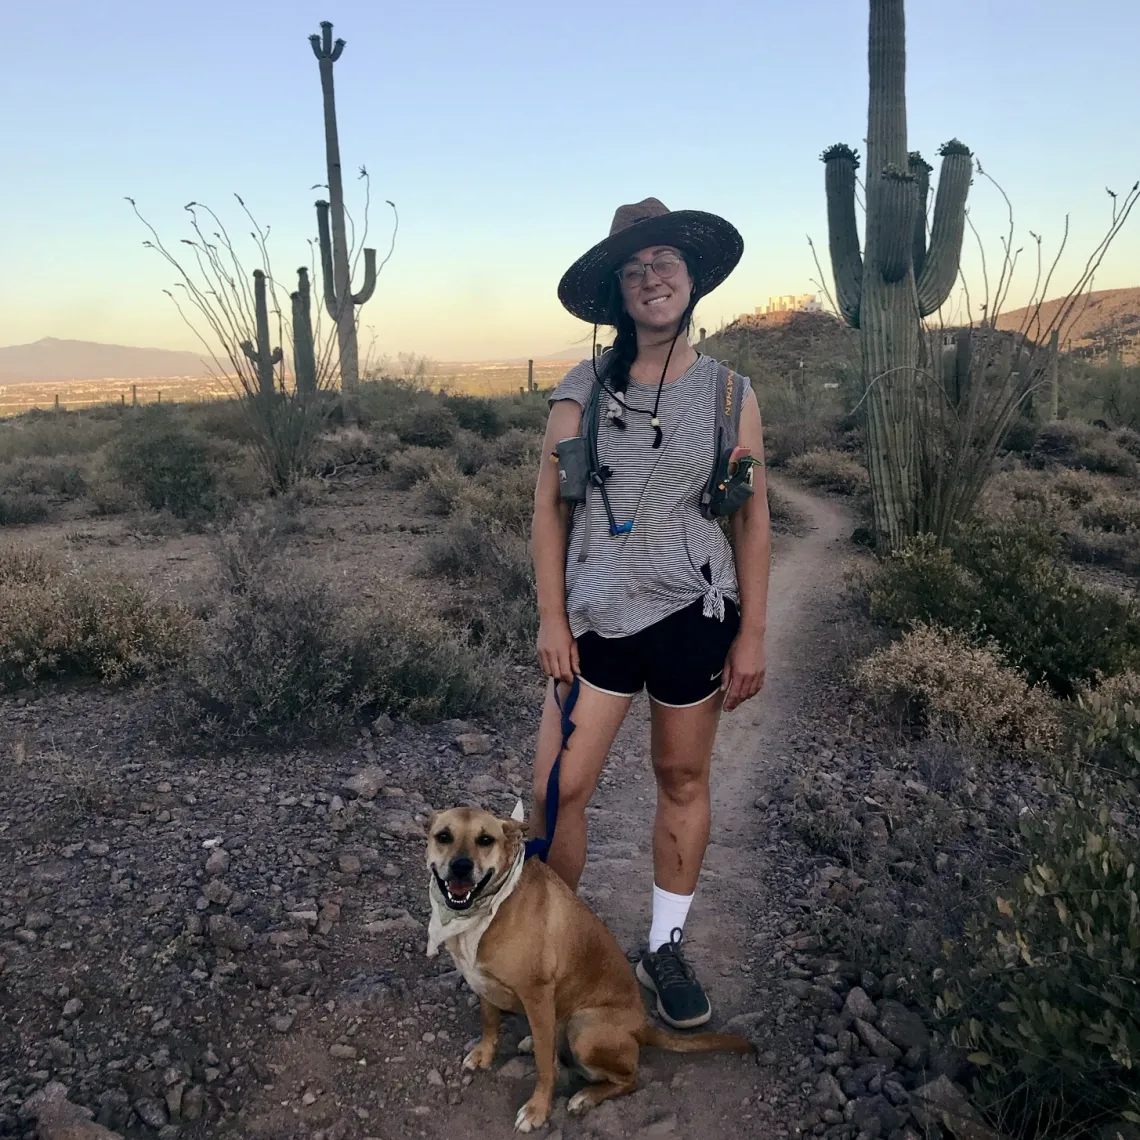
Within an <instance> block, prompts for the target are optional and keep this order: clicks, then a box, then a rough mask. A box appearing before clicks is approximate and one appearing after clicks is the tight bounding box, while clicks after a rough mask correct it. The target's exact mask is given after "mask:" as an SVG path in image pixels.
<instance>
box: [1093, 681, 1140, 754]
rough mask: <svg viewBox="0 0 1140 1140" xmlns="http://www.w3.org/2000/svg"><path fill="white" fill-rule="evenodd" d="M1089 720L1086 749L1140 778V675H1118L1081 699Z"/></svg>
mask: <svg viewBox="0 0 1140 1140" xmlns="http://www.w3.org/2000/svg"><path fill="white" fill-rule="evenodd" d="M1080 702H1081V705H1082V707H1083V708H1084V709H1085V710H1086V711H1087V713H1088V717H1089V726H1088V735H1087V737H1086V739H1085V748H1086V749H1087V750H1088V751H1089V752H1090V753H1091V754H1093V755H1098V756H1105V755H1107V758H1108V759H1109V760H1110V761H1113V762H1115V763H1117V764H1121V765H1122V766H1123V767H1124V768H1125V770H1126V771H1130V772H1132V773H1133V774H1135V775H1140V673H1136V672H1132V671H1131V670H1129V671H1127V672H1124V673H1118V674H1117V675H1116V676H1115V677H1109V678H1108V679H1107V680H1105V681H1103V682H1101V684H1100V685H1099V686H1097V688H1096V689H1093V690H1091V691H1089V692H1085V693H1082V694H1081V695H1080Z"/></svg>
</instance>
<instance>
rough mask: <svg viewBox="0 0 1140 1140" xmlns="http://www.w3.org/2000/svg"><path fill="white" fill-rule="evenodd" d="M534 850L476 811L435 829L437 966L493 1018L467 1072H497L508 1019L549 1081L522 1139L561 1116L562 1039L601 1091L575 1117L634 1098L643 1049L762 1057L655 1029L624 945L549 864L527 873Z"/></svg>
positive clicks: (588, 1096) (449, 814)
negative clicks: (448, 965)
mask: <svg viewBox="0 0 1140 1140" xmlns="http://www.w3.org/2000/svg"><path fill="white" fill-rule="evenodd" d="M524 847H525V836H524V832H523V825H522V824H521V823H519V822H518V821H516V820H501V819H498V818H496V817H495V816H494V815H492V814H491V813H490V812H485V811H479V810H476V809H474V808H453V809H452V810H450V811H442V812H436V813H435V814H434V815H433V816H432V817H431V820H430V822H429V824H428V846H427V865H428V869H429V871H430V873H431V882H430V885H429V894H430V897H431V905H432V917H431V923H430V926H429V931H428V951H427V952H428V956H429V957H434V956H435V955H436V954H438V953H439V947H440V945H441V944H442V945H445V946H446V947H447V949H448V951H449V952H450V953H451V956H452V958H453V959H454V960H455V964H456V966H458V968H459V970H460V971H461V972H462V974H463V976H464V978H466V979H467V984H468V985H469V986H470V987H471V989H472V990H474V991H475V993H477V994H478V995H479V1000H480V1007H481V1011H482V1015H483V1037H482V1040H481V1041H480V1042H479V1044H478V1045H476V1046H475V1048H474V1049H472V1050H471V1052H470V1053H468V1054H467V1057H466V1058H465V1059H464V1061H463V1067H464V1068H465V1069H487V1068H490V1066H491V1061H492V1060H493V1059H494V1056H495V1049H496V1047H497V1045H498V1041H499V1023H500V1019H501V1014H502V1011H503V1010H508V1011H510V1012H513V1013H524V1014H525V1015H526V1018H527V1021H528V1022H529V1023H530V1032H531V1036H532V1038H533V1041H534V1060H535V1067H536V1069H537V1081H536V1083H535V1088H534V1094H533V1095H532V1096H531V1098H530V1100H528V1101H527V1102H526V1104H524V1105H523V1106H522V1108H521V1109H520V1110H519V1113H518V1116H517V1117H516V1118H515V1128H516V1129H517V1130H518V1131H519V1132H530V1131H531V1130H532V1129H536V1128H541V1127H542V1125H543V1124H545V1123H546V1120H547V1118H548V1117H549V1116H550V1109H551V1104H552V1101H553V1098H554V1082H555V1075H556V1071H557V1063H556V1051H557V1044H558V1041H559V1038H560V1037H561V1038H562V1039H563V1040H564V1042H565V1044H566V1045H567V1046H568V1048H569V1052H570V1054H571V1055H572V1056H573V1059H574V1061H575V1063H576V1067H578V1068H579V1069H581V1071H582V1072H583V1074H584V1075H585V1076H586V1077H587V1079H588V1080H590V1081H592V1082H593V1083H592V1084H591V1085H590V1086H589V1087H587V1088H584V1089H582V1091H581V1092H579V1093H577V1094H575V1095H574V1096H573V1097H571V1098H570V1104H569V1109H570V1111H571V1112H584V1111H585V1110H587V1109H589V1108H592V1107H594V1106H595V1105H597V1104H600V1103H601V1102H602V1101H604V1100H607V1099H608V1098H609V1097H614V1096H620V1095H622V1094H623V1093H628V1092H632V1091H633V1090H634V1088H636V1086H637V1061H638V1050H639V1048H640V1047H641V1046H642V1045H655V1046H657V1047H659V1048H662V1049H669V1050H671V1051H673V1052H675V1053H695V1052H703V1051H706V1050H711V1049H725V1050H731V1051H733V1052H737V1053H755V1052H756V1047H755V1045H753V1043H752V1042H750V1041H748V1040H747V1039H745V1038H744V1037H737V1036H734V1035H732V1034H728V1033H695V1034H684V1035H682V1034H676V1033H672V1032H669V1031H667V1030H664V1029H660V1028H658V1027H657V1026H655V1025H652V1024H650V1022H649V1020H648V1018H647V1017H646V1013H645V1007H644V1005H643V1004H642V1000H641V992H640V989H639V987H638V984H637V980H636V979H635V977H634V975H633V971H632V970H631V969H630V966H629V962H628V961H626V958H625V955H624V954H623V953H622V951H621V947H620V946H619V945H618V943H617V940H616V939H615V938H614V936H613V935H612V934H611V933H610V932H609V930H608V929H607V928H606V926H605V925H604V924H603V923H602V921H601V919H599V918H598V917H597V916H596V915H595V914H594V913H593V912H592V911H591V910H590V908H589V907H588V906H586V904H585V903H584V902H582V900H581V899H579V898H578V896H577V895H575V894H574V892H573V891H571V890H570V888H569V887H568V886H567V885H566V884H565V883H564V882H563V881H562V880H561V879H560V878H559V877H558V876H557V875H556V874H555V873H554V872H553V871H551V870H550V868H549V867H547V866H546V864H545V863H543V862H542V861H541V860H539V859H527V860H525V861H524V858H523V853H524Z"/></svg>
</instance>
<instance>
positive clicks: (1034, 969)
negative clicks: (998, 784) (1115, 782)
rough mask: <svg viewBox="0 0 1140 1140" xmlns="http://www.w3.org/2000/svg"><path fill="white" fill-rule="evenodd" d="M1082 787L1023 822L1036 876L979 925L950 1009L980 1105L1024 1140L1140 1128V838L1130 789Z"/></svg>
mask: <svg viewBox="0 0 1140 1140" xmlns="http://www.w3.org/2000/svg"><path fill="white" fill-rule="evenodd" d="M1081 783H1082V784H1083V786H1081V787H1078V788H1077V789H1076V790H1075V794H1073V795H1072V796H1071V797H1066V802H1065V803H1064V804H1063V806H1062V807H1061V808H1060V809H1059V810H1055V811H1052V812H1050V813H1048V814H1046V815H1042V816H1038V817H1036V818H1032V819H1030V820H1026V821H1023V823H1022V825H1021V830H1022V838H1023V841H1024V844H1025V853H1024V854H1025V867H1026V869H1025V872H1024V874H1022V875H1021V876H1020V877H1019V878H1017V879H1016V880H1015V881H1014V882H1013V883H1011V884H1010V886H1009V888H1008V890H1007V891H1005V892H1004V895H1005V897H1002V896H1001V895H999V896H998V898H997V905H996V912H995V913H992V914H990V915H986V916H984V918H983V919H982V920H980V921H977V922H975V923H973V924H972V925H971V927H970V930H969V933H968V940H967V951H968V954H969V957H970V959H971V960H972V962H973V967H972V969H971V970H970V971H969V974H968V976H967V977H966V978H965V979H963V981H962V983H961V984H960V985H959V986H958V987H956V988H953V989H951V990H950V991H949V992H948V993H947V995H946V996H945V997H944V998H943V999H942V1003H941V1005H942V1009H943V1011H945V1012H949V1013H951V1014H952V1015H954V1017H955V1020H956V1021H957V1022H958V1025H957V1028H956V1031H955V1037H956V1039H957V1041H958V1043H959V1044H960V1045H963V1046H965V1047H966V1048H967V1049H969V1050H970V1054H969V1059H970V1061H971V1062H972V1063H973V1064H974V1066H975V1067H976V1070H977V1072H978V1073H979V1077H978V1080H977V1087H976V1092H977V1094H978V1099H979V1100H980V1102H981V1105H982V1107H984V1108H986V1109H988V1110H989V1111H990V1112H991V1113H992V1114H993V1115H994V1116H995V1118H996V1122H997V1123H998V1125H999V1127H1000V1128H1001V1129H1002V1131H1003V1132H1005V1133H1007V1134H1012V1135H1014V1136H1017V1137H1025V1138H1026V1140H1028V1138H1030V1137H1040V1136H1055V1137H1068V1136H1087V1135H1108V1134H1110V1133H1105V1132H1099V1131H1096V1132H1094V1131H1093V1129H1094V1128H1100V1127H1103V1125H1104V1124H1105V1123H1106V1121H1107V1120H1108V1119H1111V1118H1115V1119H1116V1120H1117V1121H1118V1122H1119V1121H1123V1120H1128V1121H1132V1122H1140V906H1138V904H1137V887H1138V883H1137V875H1136V870H1137V864H1138V863H1140V843H1138V842H1137V836H1136V830H1135V826H1134V824H1135V821H1134V820H1132V821H1131V823H1129V822H1128V821H1126V820H1125V819H1124V818H1123V817H1122V815H1121V813H1120V811H1119V810H1118V809H1117V806H1116V805H1117V803H1118V802H1119V798H1118V797H1119V796H1120V795H1121V794H1122V793H1123V792H1124V791H1125V790H1124V789H1122V788H1119V787H1115V786H1107V787H1106V786H1101V785H1098V784H1097V783H1095V782H1093V781H1090V780H1088V779H1084V780H1082V781H1081ZM995 928H996V929H995ZM1111 1134H1113V1135H1114V1134H1115V1133H1111Z"/></svg>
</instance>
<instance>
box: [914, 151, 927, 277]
mask: <svg viewBox="0 0 1140 1140" xmlns="http://www.w3.org/2000/svg"><path fill="white" fill-rule="evenodd" d="M930 170H931V166H930V163H929V162H927V161H926V159H924V158H923V157H922V155H921V154H919V153H918V151H917V150H913V151H911V153H910V172H911V174H913V175H914V184H915V188H916V190H917V192H918V194H917V197H918V215H917V217H916V218H915V220H914V251H913V254H912V258H913V261H914V276H915V280H917V279H918V277H919V276H920V275H921V273H922V267H923V266H924V265H925V264H926V216H927V205H928V201H929V198H930Z"/></svg>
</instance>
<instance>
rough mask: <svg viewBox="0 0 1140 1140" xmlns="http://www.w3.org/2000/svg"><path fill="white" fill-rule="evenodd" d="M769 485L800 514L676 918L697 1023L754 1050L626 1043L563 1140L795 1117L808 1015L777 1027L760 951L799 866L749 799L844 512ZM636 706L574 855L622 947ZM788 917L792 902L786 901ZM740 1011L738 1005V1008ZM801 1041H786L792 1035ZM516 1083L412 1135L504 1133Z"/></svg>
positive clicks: (795, 683)
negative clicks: (686, 911) (702, 856)
mask: <svg viewBox="0 0 1140 1140" xmlns="http://www.w3.org/2000/svg"><path fill="white" fill-rule="evenodd" d="M780 490H781V492H782V493H783V494H784V496H785V497H786V498H787V499H788V500H790V501H791V503H792V504H793V505H794V507H795V508H796V510H797V511H798V512H799V513H800V514H801V515H802V517H803V519H804V526H803V528H802V534H801V535H800V536H798V537H788V538H784V539H782V540H781V541H779V543H778V545H777V549H776V552H775V555H774V557H773V565H772V575H771V584H770V591H769V607H768V671H769V679H768V682H767V684H766V686H765V688H764V690H763V692H762V693H761V694H759V695H758V696H757V697H755V698H754V699H753V700H752V701H749V702H748V703H746V704H745V705H743V706H741V707H740V708H739V709H738V710H736V711H735V712H733V713H731V714H726V716H725V717H724V719H723V721H722V724H721V728H720V731H719V733H718V739H717V746H716V751H715V755H714V761H713V764H714V767H713V828H712V841H711V843H710V846H709V850H708V854H707V857H706V860H705V864H704V869H703V871H702V876H701V882H700V886H699V887H698V891H697V897H696V900H695V902H694V905H693V908H692V911H691V913H690V917H689V920H688V923H687V925H686V940H687V945H688V954H689V958H690V960H691V961H692V962H693V964H694V966H695V967H696V968H697V970H698V971H699V974H700V977H701V979H702V981H703V983H704V984H705V986H706V989H707V990H708V992H709V995H710V998H711V1001H712V1004H713V1023H712V1024H713V1026H714V1027H718V1026H723V1025H724V1024H725V1023H726V1022H727V1021H729V1020H730V1019H732V1018H737V1019H738V1024H740V1022H744V1024H745V1026H746V1027H747V1029H748V1031H749V1032H755V1035H756V1036H757V1037H758V1038H759V1039H761V1040H762V1041H764V1042H765V1045H764V1046H763V1047H765V1048H766V1049H767V1050H769V1051H768V1052H767V1053H766V1055H765V1056H764V1057H763V1058H762V1061H761V1064H760V1065H757V1064H756V1063H755V1061H751V1060H744V1059H741V1058H737V1057H731V1056H723V1055H713V1056H702V1057H696V1058H694V1057H687V1058H680V1057H673V1056H669V1055H666V1054H663V1053H660V1052H658V1051H656V1050H646V1051H645V1052H643V1054H642V1067H641V1081H640V1084H641V1088H640V1090H639V1091H638V1092H637V1093H635V1094H634V1095H633V1096H632V1097H627V1098H624V1099H621V1100H618V1101H612V1102H609V1103H608V1104H605V1105H603V1106H601V1107H600V1108H599V1109H596V1110H595V1111H594V1112H592V1113H589V1114H587V1115H586V1116H585V1117H583V1118H581V1119H575V1118H568V1117H567V1115H566V1111H565V1100H564V1099H562V1100H560V1101H559V1102H558V1104H557V1107H556V1110H555V1115H554V1118H553V1121H552V1128H553V1129H554V1130H555V1131H556V1132H557V1131H560V1132H561V1134H562V1136H563V1137H564V1138H565V1140H578V1138H584V1137H595V1136H598V1137H636V1138H638V1140H642V1138H644V1140H648V1138H649V1137H657V1136H662V1137H680V1138H694V1140H695V1138H705V1137H716V1136H729V1135H758V1136H759V1135H763V1136H780V1135H785V1134H788V1133H789V1132H790V1131H791V1128H792V1125H793V1123H794V1120H795V1118H796V1116H797V1115H798V1112H797V1111H796V1109H797V1105H796V1103H795V1102H796V1099H797V1098H798V1095H799V1091H800V1090H799V1089H798V1087H793V1086H796V1085H797V1079H796V1078H794V1077H791V1076H789V1067H790V1063H791V1062H792V1061H793V1060H796V1059H798V1057H799V1056H802V1053H801V1047H802V1049H803V1050H804V1051H807V1049H809V1048H810V1035H811V1025H810V1022H809V1023H805V1025H803V1026H798V1025H794V1024H792V1023H790V1022H786V1021H785V1019H784V1018H783V1017H782V1016H781V1017H780V1022H781V1023H782V1027H780V1028H778V1027H777V1024H776V1018H777V1016H778V1009H779V1002H780V999H781V997H782V994H780V993H779V989H778V981H777V980H776V975H775V973H774V972H773V969H772V963H771V962H770V961H769V952H770V950H771V949H772V948H773V946H774V945H775V942H776V941H777V940H778V937H779V932H780V927H781V925H782V924H784V923H785V922H787V921H788V919H789V917H791V916H793V915H794V914H795V913H796V908H795V901H796V899H797V898H798V897H800V896H802V895H803V893H804V892H803V890H802V889H799V888H800V884H801V883H802V880H803V877H804V876H805V875H806V874H807V870H806V868H800V867H797V866H796V865H795V860H794V855H795V852H794V849H792V848H790V847H787V846H786V845H782V844H779V843H775V842H773V837H771V836H769V835H767V834H765V833H764V832H763V831H762V816H761V813H760V812H758V811H757V810H756V808H755V807H754V806H753V805H754V803H755V801H756V799H757V797H758V796H759V795H761V794H762V793H763V792H764V790H765V789H766V788H767V787H769V786H771V785H773V784H774V783H776V782H778V781H779V779H780V778H781V776H782V772H783V765H782V764H781V757H785V758H786V754H787V753H788V752H789V751H791V750H792V746H791V745H790V743H789V734H790V733H791V732H792V731H793V729H794V728H795V727H797V726H802V724H803V723H804V721H805V719H807V720H810V710H811V703H812V700H813V691H814V688H815V684H814V681H815V678H816V677H818V675H819V672H820V669H821V666H822V667H823V668H826V665H827V663H828V662H829V661H830V660H832V658H833V654H834V642H833V638H834V637H835V636H836V634H835V625H834V614H835V609H836V604H837V600H838V595H839V589H840V579H841V572H842V570H841V567H842V562H843V558H842V555H843V544H844V543H845V542H846V541H847V539H848V536H849V535H850V532H851V525H852V523H851V518H850V515H849V514H848V512H847V511H846V510H844V509H843V508H842V507H841V506H839V505H837V504H835V503H832V502H830V501H827V500H823V499H820V498H817V497H816V496H814V495H810V494H808V493H806V492H804V491H802V490H800V489H798V488H796V487H795V486H792V485H788V484H785V483H783V482H782V481H781V482H780ZM648 745H649V731H648V708H647V702H646V699H645V698H644V697H642V698H640V699H638V700H637V701H635V703H634V706H633V708H632V709H631V711H630V715H629V717H628V718H627V719H626V723H625V725H623V727H622V730H621V732H620V733H619V735H618V739H617V741H616V743H615V745H614V749H613V752H612V754H611V757H610V762H609V764H608V766H607V771H606V773H605V774H604V776H603V780H602V783H601V786H600V787H599V790H598V793H597V795H596V797H595V800H594V804H593V806H592V807H591V808H590V809H589V812H590V854H589V859H588V863H587V867H586V871H585V874H584V876H583V880H582V885H581V893H582V896H583V898H585V899H586V901H588V902H589V903H590V905H591V906H593V907H594V909H595V910H596V911H597V912H598V913H599V914H600V915H601V917H602V918H603V919H604V920H605V922H606V923H607V924H608V925H609V927H610V929H611V930H612V931H613V932H614V934H615V935H616V937H617V938H618V941H619V942H620V943H621V944H622V946H623V947H624V948H625V949H626V950H627V951H628V952H633V951H634V950H636V949H637V948H638V947H639V946H640V944H641V943H642V941H643V940H644V938H645V937H646V935H647V933H648V927H649V917H650V896H651V889H652V882H653V877H652V876H653V873H652V861H651V857H650V851H649V838H650V835H651V831H652V822H653V812H654V789H653V778H652V772H651V769H650V766H649V759H648ZM801 915H802V911H801ZM748 1015H752V1016H751V1017H749V1016H748ZM512 1028H513V1029H514V1031H515V1032H514V1033H511V1034H510V1035H508V1036H506V1037H505V1040H504V1044H503V1046H502V1047H501V1052H500V1055H499V1059H498V1060H497V1062H496V1068H498V1067H499V1066H501V1065H502V1064H503V1063H504V1062H505V1060H506V1058H508V1057H509V1056H510V1055H511V1052H510V1051H511V1043H512V1042H513V1041H517V1039H518V1035H521V1034H523V1033H525V1032H526V1029H525V1025H522V1024H518V1025H516V1026H514V1027H512ZM801 1036H802V1037H803V1040H802V1041H797V1040H796V1038H797V1037H801ZM529 1091H530V1079H529V1076H528V1078H527V1079H526V1080H507V1081H504V1080H498V1079H496V1076H495V1075H494V1073H492V1074H490V1075H487V1074H481V1075H480V1076H479V1077H478V1078H477V1079H476V1081H475V1082H474V1083H473V1084H472V1085H471V1086H470V1087H469V1088H468V1090H467V1093H466V1095H465V1098H464V1105H463V1107H462V1108H460V1109H458V1110H457V1111H456V1115H455V1116H454V1118H452V1119H446V1118H445V1117H450V1113H446V1114H440V1116H437V1117H435V1118H434V1119H433V1120H432V1121H431V1122H430V1123H427V1122H425V1124H427V1131H426V1133H425V1134H426V1135H430V1136H433V1137H434V1136H436V1135H437V1129H438V1136H439V1137H443V1136H448V1135H451V1136H453V1135H455V1131H454V1128H455V1126H456V1125H457V1124H459V1122H461V1121H466V1122H467V1123H468V1124H470V1123H472V1122H474V1121H478V1122H479V1125H480V1128H479V1133H480V1135H482V1136H485V1137H487V1138H488V1140H490V1138H497V1137H499V1136H503V1137H507V1136H510V1135H512V1131H511V1127H510V1125H511V1123H512V1122H513V1119H514V1114H515V1111H516V1110H517V1107H518V1104H520V1103H521V1102H522V1100H523V1099H525V1095H529Z"/></svg>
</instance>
